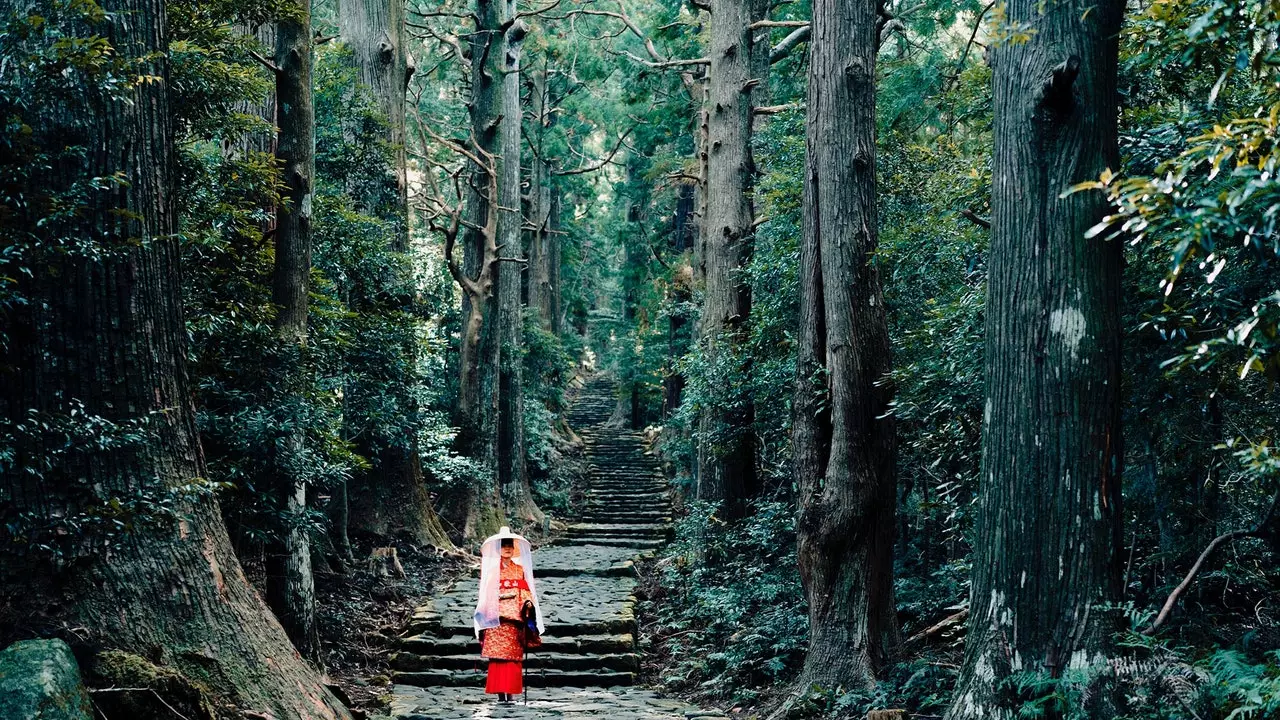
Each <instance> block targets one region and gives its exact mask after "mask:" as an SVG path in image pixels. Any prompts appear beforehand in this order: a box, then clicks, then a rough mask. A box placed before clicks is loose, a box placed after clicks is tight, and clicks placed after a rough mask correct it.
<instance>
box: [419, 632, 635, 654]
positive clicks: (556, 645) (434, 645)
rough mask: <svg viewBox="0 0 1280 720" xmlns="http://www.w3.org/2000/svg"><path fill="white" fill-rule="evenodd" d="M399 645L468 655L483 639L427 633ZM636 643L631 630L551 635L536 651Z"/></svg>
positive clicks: (598, 649)
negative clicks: (599, 633) (614, 633)
mask: <svg viewBox="0 0 1280 720" xmlns="http://www.w3.org/2000/svg"><path fill="white" fill-rule="evenodd" d="M396 647H397V648H399V649H400V650H401V651H403V652H408V653H415V654H418V655H468V654H473V653H475V652H477V651H478V650H479V648H480V641H479V640H476V639H475V637H474V636H471V635H457V636H454V637H444V638H442V637H435V636H434V635H429V634H426V635H414V636H413V637H407V638H401V639H400V640H398V641H396ZM635 647H636V636H635V635H632V634H631V633H618V634H616V635H578V636H561V635H548V636H546V637H544V638H542V648H541V649H539V650H538V651H537V652H552V653H579V654H585V653H595V654H597V655H611V654H618V653H629V652H632V651H634V650H635Z"/></svg>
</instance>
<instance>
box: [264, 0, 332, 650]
mask: <svg viewBox="0 0 1280 720" xmlns="http://www.w3.org/2000/svg"><path fill="white" fill-rule="evenodd" d="M289 10H290V14H289V15H288V16H287V17H285V18H282V19H281V20H280V21H279V22H278V23H277V24H276V52H275V68H276V69H275V78H276V99H277V101H278V103H279V104H278V106H277V107H278V113H277V116H276V122H277V124H278V126H279V129H280V131H279V135H278V140H277V143H276V159H277V161H278V162H279V165H280V173H281V180H282V184H283V186H284V187H283V192H282V198H283V200H284V202H282V203H281V204H280V207H278V208H277V209H276V233H275V268H274V271H273V278H272V279H273V282H272V293H271V299H272V302H273V303H274V304H275V306H276V311H277V315H276V320H275V329H276V336H277V338H278V339H279V341H280V342H281V344H282V345H283V346H285V347H283V348H282V352H281V359H282V362H281V364H280V367H279V368H278V371H279V372H280V373H281V377H280V378H278V380H279V381H280V382H281V383H283V385H284V386H285V387H286V388H288V392H289V394H290V395H291V396H292V397H291V398H289V402H291V403H301V402H303V400H302V399H301V398H300V397H298V393H300V392H301V389H302V387H303V386H305V384H306V382H307V381H306V373H307V369H306V359H305V355H306V349H305V346H306V344H307V317H308V310H309V306H310V305H309V302H308V298H309V296H310V292H311V205H312V190H313V187H314V185H315V174H316V163H315V137H316V115H315V103H314V102H312V89H311V86H312V81H311V75H312V73H311V67H312V57H311V5H310V3H309V2H307V1H306V0H303V2H300V3H297V4H295V5H294V6H293V7H291V8H289ZM305 435H306V429H305V428H301V427H294V428H290V429H289V431H288V434H287V435H286V437H285V441H284V444H285V447H284V448H282V449H281V450H282V457H281V459H280V462H278V463H277V468H278V469H279V470H280V477H278V478H277V483H276V487H275V490H274V493H275V499H276V501H277V503H278V509H279V514H278V516H277V517H279V518H280V524H279V526H278V527H277V528H276V529H275V538H274V539H273V542H272V543H271V547H270V548H268V550H267V602H268V603H270V605H271V607H272V608H273V609H274V610H275V611H276V616H277V617H279V618H280V622H281V624H283V625H284V628H285V630H287V631H288V633H289V637H290V638H292V639H293V643H294V645H296V646H297V647H298V650H299V651H300V652H301V653H302V654H303V655H306V656H307V657H310V658H317V657H319V654H320V636H319V632H318V630H317V627H316V591H315V578H314V577H313V575H312V572H311V540H310V533H309V531H308V529H307V523H306V520H305V516H306V513H307V483H306V480H305V479H303V478H300V477H297V476H296V475H295V474H296V473H298V472H300V471H301V468H299V467H298V465H299V463H300V462H302V457H303V452H302V451H303V445H304V443H305V440H306V438H305Z"/></svg>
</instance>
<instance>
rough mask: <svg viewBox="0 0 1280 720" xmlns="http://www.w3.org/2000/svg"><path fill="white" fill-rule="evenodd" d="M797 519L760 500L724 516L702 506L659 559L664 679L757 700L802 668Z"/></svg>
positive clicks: (698, 690) (701, 691)
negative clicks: (742, 513)
mask: <svg viewBox="0 0 1280 720" xmlns="http://www.w3.org/2000/svg"><path fill="white" fill-rule="evenodd" d="M794 556H795V517H794V513H793V512H792V510H791V507H790V505H789V504H788V503H782V502H776V501H767V500H761V501H758V502H757V503H755V505H754V507H753V512H752V513H751V515H750V517H749V518H747V519H745V520H742V521H738V522H734V523H725V522H723V521H721V520H719V519H718V518H716V517H715V515H714V508H713V507H712V506H711V505H710V504H708V503H693V504H691V505H690V507H689V512H688V513H687V514H686V515H685V517H684V518H682V519H681V520H680V521H679V523H677V526H676V537H675V540H674V541H673V542H672V543H671V544H670V545H669V546H668V547H666V548H665V549H664V550H662V551H661V553H660V555H659V557H658V559H657V560H656V561H655V563H654V565H653V571H652V572H653V574H654V577H653V578H652V579H653V580H654V581H655V582H656V587H654V588H653V589H652V590H650V593H651V594H650V596H649V603H650V608H649V609H650V610H652V611H654V612H655V613H656V616H657V624H656V626H655V627H653V628H651V629H650V631H649V633H648V635H649V637H651V640H650V642H651V645H652V647H651V651H652V652H654V653H655V654H657V655H658V656H659V657H661V658H663V667H662V672H663V677H662V678H661V680H662V682H663V684H664V685H666V686H667V687H670V688H672V689H676V690H681V691H685V692H689V693H692V694H694V695H697V696H700V697H709V698H719V697H724V696H726V695H727V696H731V697H732V698H733V699H734V700H735V701H739V700H750V699H751V698H753V697H756V696H757V695H758V694H759V692H760V689H761V688H764V687H768V686H770V685H771V684H773V683H776V682H778V681H780V680H783V679H785V678H787V677H788V676H789V674H790V673H791V672H793V671H794V670H795V668H796V667H798V663H799V661H800V660H801V659H802V657H803V651H804V648H805V644H806V642H807V632H806V628H807V625H808V616H807V614H806V610H805V605H804V599H803V594H802V593H801V590H800V583H799V578H798V577H797V576H796V574H795V572H794V569H795V564H794Z"/></svg>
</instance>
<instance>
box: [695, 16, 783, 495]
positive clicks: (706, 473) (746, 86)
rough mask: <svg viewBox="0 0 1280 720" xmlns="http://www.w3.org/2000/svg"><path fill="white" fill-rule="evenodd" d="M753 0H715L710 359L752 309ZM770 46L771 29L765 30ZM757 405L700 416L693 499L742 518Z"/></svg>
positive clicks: (734, 337) (726, 347)
mask: <svg viewBox="0 0 1280 720" xmlns="http://www.w3.org/2000/svg"><path fill="white" fill-rule="evenodd" d="M751 9H752V4H751V2H750V0H712V3H711V40H710V45H711V46H710V59H711V65H710V68H709V71H708V104H707V108H706V127H707V143H706V148H705V149H704V152H705V153H706V163H707V174H706V214H705V215H704V216H703V225H704V238H705V245H704V247H703V253H702V258H701V260H702V271H703V273H704V288H705V292H704V294H703V304H702V316H701V324H700V326H699V335H700V338H701V340H700V341H701V343H702V346H703V352H704V353H706V355H707V356H708V358H709V359H711V360H712V361H713V362H715V361H718V360H721V361H722V360H723V358H722V356H725V355H734V354H736V352H735V348H736V346H737V345H738V344H739V343H740V341H741V338H742V336H743V335H744V334H745V333H746V322H747V317H748V316H749V315H750V313H751V288H750V286H749V285H748V284H747V283H746V282H745V281H744V280H743V279H742V278H741V277H740V274H741V271H742V269H743V268H744V267H745V266H746V264H747V260H748V258H749V256H750V251H751V235H752V233H753V231H754V227H753V225H752V222H753V220H754V214H753V208H752V203H751V194H752V188H753V187H754V185H755V176H756V167H755V161H754V159H753V158H752V154H751V124H752V107H753V104H752V102H753V90H754V89H755V88H757V87H760V86H761V85H764V84H767V83H768V78H767V77H765V78H758V77H757V78H753V77H752V70H753V69H758V64H757V63H753V57H754V56H755V55H757V54H758V53H754V52H753V51H752V47H753V46H754V45H755V44H756V43H755V42H753V40H754V36H755V34H756V31H754V30H752V29H751V27H750V26H751V21H752V16H751ZM763 38H764V40H763V42H764V44H765V45H766V46H767V44H768V33H767V32H766V33H765V34H764V35H763ZM753 419H754V408H753V407H752V404H751V402H750V400H749V399H744V400H743V401H742V402H729V403H724V404H719V403H718V404H716V406H713V407H709V408H706V409H704V410H703V412H702V415H701V417H700V418H699V420H698V424H699V432H700V434H701V435H702V439H701V440H700V441H699V443H698V497H699V498H701V499H705V500H713V501H723V502H724V503H725V512H726V513H727V514H728V515H729V516H731V517H733V516H741V515H742V514H743V512H744V510H745V506H744V503H745V498H747V497H749V496H750V495H751V494H753V493H754V492H755V489H756V488H755V485H756V474H755V444H754V442H753V439H754V435H753V434H752V428H751V425H752V422H753Z"/></svg>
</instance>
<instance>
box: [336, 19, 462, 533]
mask: <svg viewBox="0 0 1280 720" xmlns="http://www.w3.org/2000/svg"><path fill="white" fill-rule="evenodd" d="M339 12H340V23H341V28H342V38H343V41H344V42H345V43H346V44H347V47H348V48H349V49H350V50H351V54H352V59H353V61H354V63H355V66H356V70H357V72H358V76H359V80H360V82H361V83H362V84H363V85H365V86H366V87H368V88H369V90H370V92H371V93H372V94H373V97H374V99H375V100H376V101H377V103H378V106H379V107H380V108H381V109H382V111H383V113H384V114H385V115H386V118H387V135H386V140H387V143H388V144H389V145H390V146H391V148H392V153H393V157H392V165H391V167H389V168H388V172H387V177H386V182H385V188H384V189H383V191H382V192H381V193H379V196H380V197H375V198H364V199H362V204H363V205H365V210H366V211H367V212H370V213H372V214H376V215H378V216H380V217H383V218H384V219H390V220H392V221H393V222H394V224H395V228H396V234H395V236H394V237H393V238H391V241H390V243H389V246H390V250H391V251H392V252H394V253H399V254H405V253H408V252H409V249H410V248H409V216H408V189H407V188H408V185H407V181H406V172H407V168H406V159H407V156H406V151H405V91H406V88H407V87H408V83H409V76H410V75H411V74H412V72H413V69H412V68H413V65H412V61H411V59H410V58H409V56H408V52H407V42H406V40H407V39H406V36H405V2H404V0H343V2H341V3H340V7H339ZM409 270H410V268H409V266H408V264H407V263H405V264H403V265H399V266H392V267H390V268H389V269H388V270H387V272H388V273H392V274H393V275H399V276H398V277H392V278H390V280H389V284H390V285H392V286H395V287H397V288H399V287H408V286H409V285H410V284H411V283H412V279H411V278H410V277H408V275H409ZM397 294H398V295H400V297H392V298H389V299H386V300H383V301H382V304H383V305H384V306H385V307H383V308H379V309H381V310H384V311H386V312H389V313H395V312H397V311H399V310H403V309H406V308H405V306H406V305H408V304H409V303H411V302H412V299H411V297H410V296H409V295H408V294H407V293H397ZM396 322H404V321H402V320H397V321H396ZM417 344H418V339H417V336H416V333H413V334H410V335H409V336H408V337H407V338H406V339H405V341H404V345H405V347H403V348H401V349H400V350H401V355H402V357H405V358H414V357H416V356H417V354H418V348H417ZM404 365H406V366H409V367H412V365H413V363H412V361H409V362H405V363H404ZM388 371H390V369H388ZM410 372H412V370H411V371H410ZM398 380H399V383H398V384H399V385H404V384H406V383H412V382H415V380H413V379H412V378H404V379H398ZM399 400H400V401H401V402H402V403H404V408H403V412H404V413H405V414H406V415H408V416H410V417H416V416H417V415H418V413H419V408H418V407H417V403H416V402H414V399H413V397H412V396H411V395H410V396H408V397H402V398H399ZM416 427H417V426H416V425H413V428H415V429H413V430H410V431H409V432H408V433H406V434H404V436H402V437H399V438H396V439H394V440H392V441H391V442H389V443H382V444H380V446H374V445H371V444H369V443H363V444H361V445H359V446H358V447H359V450H360V451H361V454H363V455H365V456H366V457H368V459H369V461H370V463H371V467H370V468H369V470H368V471H367V472H366V473H364V474H363V477H361V478H359V479H358V480H357V486H358V487H359V489H360V491H359V492H357V493H355V494H354V500H355V502H353V503H351V516H350V520H351V523H352V524H353V525H354V526H355V527H356V528H358V529H360V530H363V531H365V532H369V533H373V534H375V535H381V536H391V535H399V534H403V535H405V536H407V537H408V538H409V539H410V541H412V542H414V543H416V544H421V545H430V546H433V547H440V548H452V547H453V543H452V542H451V541H450V540H449V536H448V534H447V533H446V532H445V530H444V526H443V524H442V523H441V522H440V518H439V516H438V515H437V514H436V510H435V507H434V506H433V505H432V502H431V494H430V493H429V492H428V490H427V485H426V479H425V478H424V477H423V473H422V461H421V459H420V458H419V450H418V448H419V440H418V437H417V432H416ZM341 490H343V491H345V488H342V489H341ZM344 494H345V492H344Z"/></svg>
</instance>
